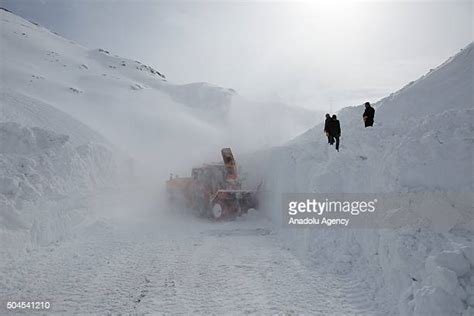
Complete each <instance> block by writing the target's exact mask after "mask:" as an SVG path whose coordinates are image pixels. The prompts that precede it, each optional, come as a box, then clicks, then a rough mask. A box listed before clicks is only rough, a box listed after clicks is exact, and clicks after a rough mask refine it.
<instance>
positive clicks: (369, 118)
mask: <svg viewBox="0 0 474 316" xmlns="http://www.w3.org/2000/svg"><path fill="white" fill-rule="evenodd" d="M374 116H375V109H374V108H373V107H372V106H371V105H370V103H369V102H365V111H364V114H362V118H363V119H364V124H365V127H369V126H373V125H374Z"/></svg>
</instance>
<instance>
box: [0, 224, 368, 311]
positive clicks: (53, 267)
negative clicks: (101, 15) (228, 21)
mask: <svg viewBox="0 0 474 316" xmlns="http://www.w3.org/2000/svg"><path fill="white" fill-rule="evenodd" d="M183 220H185V221H186V219H183V218H180V219H179V220H178V221H177V222H173V221H172V222H171V223H159V222H155V223H153V222H152V223H147V224H140V225H137V226H136V227H131V226H130V225H128V224H127V225H122V224H120V223H119V224H116V223H115V224H114V223H111V224H110V226H111V229H100V230H99V231H97V232H95V233H91V234H89V236H87V238H82V239H78V240H72V241H69V242H64V243H63V244H60V245H58V246H55V247H53V248H51V249H54V250H53V252H54V253H55V255H48V254H45V251H47V249H49V248H46V249H39V250H38V251H36V252H34V253H32V254H31V256H30V257H29V258H27V259H26V260H25V261H23V262H18V261H15V260H12V262H10V265H9V266H8V265H7V266H3V267H2V269H12V270H15V271H16V273H15V274H13V275H11V276H10V277H8V276H7V274H6V272H5V271H6V270H5V271H2V274H1V275H2V278H1V279H0V280H1V283H2V290H1V291H2V292H0V294H1V295H2V297H8V298H9V299H15V298H16V299H18V296H19V295H20V293H21V292H20V291H19V285H20V284H24V288H23V290H22V291H23V293H28V295H29V297H28V298H29V299H32V298H34V299H36V298H47V299H49V300H50V301H51V303H52V306H53V309H52V312H53V313H59V314H64V313H98V314H109V313H111V314H116V313H125V314H147V313H157V312H158V313H163V314H220V315H222V314H243V313H244V314H316V315H318V314H319V315H323V314H325V315H327V314H345V315H347V314H349V315H350V314H364V315H367V314H375V313H374V312H373V306H372V305H371V302H370V300H369V299H368V298H366V297H365V298H364V297H363V296H362V295H363V294H364V293H361V291H359V290H357V288H358V286H359V285H358V283H357V282H355V281H354V282H349V281H348V280H342V279H341V278H337V277H336V276H333V275H330V274H324V273H320V272H318V270H317V267H314V266H310V267H308V266H305V265H304V264H303V263H301V261H299V260H298V259H297V258H296V257H295V256H294V255H293V254H292V253H291V252H290V251H288V250H287V249H286V248H285V247H283V246H282V245H281V242H280V241H279V240H278V235H277V234H274V233H273V232H272V230H271V228H270V225H269V223H267V222H266V221H263V220H258V219H257V220H256V221H254V218H247V219H245V220H240V221H235V222H227V223H208V222H203V221H195V222H189V223H183V222H182V221H183ZM187 221H189V219H187ZM99 226H100V225H99ZM19 266H22V267H24V268H22V269H16V268H15V267H19ZM31 275H36V276H38V277H37V278H36V280H34V281H32V282H28V283H25V281H26V280H28V279H29V278H31ZM5 281H7V282H5ZM3 285H5V286H3ZM25 299H26V297H25Z"/></svg>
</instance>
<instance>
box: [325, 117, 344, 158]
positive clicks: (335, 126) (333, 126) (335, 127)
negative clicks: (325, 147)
mask: <svg viewBox="0 0 474 316" xmlns="http://www.w3.org/2000/svg"><path fill="white" fill-rule="evenodd" d="M328 129H329V135H330V136H328V137H331V139H332V142H333V143H334V139H335V140H336V150H337V151H339V137H341V124H340V123H339V120H338V119H337V116H336V114H334V115H333V116H332V118H331V120H330V121H329V127H328ZM331 145H332V144H331Z"/></svg>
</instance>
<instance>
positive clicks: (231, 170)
mask: <svg viewBox="0 0 474 316" xmlns="http://www.w3.org/2000/svg"><path fill="white" fill-rule="evenodd" d="M221 154H222V159H223V163H213V164H204V165H203V166H202V167H198V168H193V169H192V172H191V177H189V178H173V177H170V179H169V180H168V181H167V182H166V190H167V192H168V195H169V198H170V202H171V203H173V204H181V205H184V206H185V207H187V208H191V209H194V210H196V211H198V212H199V213H200V214H201V215H204V216H209V217H211V218H214V219H223V218H229V217H233V216H238V215H241V214H243V213H247V211H248V210H249V209H251V208H256V207H257V204H258V201H257V191H248V190H242V184H241V182H240V181H239V178H238V175H237V166H236V164H235V160H234V156H233V154H232V151H231V149H230V148H223V149H222V150H221Z"/></svg>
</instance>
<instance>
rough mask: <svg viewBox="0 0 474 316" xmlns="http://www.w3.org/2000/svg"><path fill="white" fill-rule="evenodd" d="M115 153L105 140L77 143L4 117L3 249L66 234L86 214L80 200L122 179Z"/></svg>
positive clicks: (0, 152) (0, 148) (0, 168)
mask: <svg viewBox="0 0 474 316" xmlns="http://www.w3.org/2000/svg"><path fill="white" fill-rule="evenodd" d="M114 155H115V153H113V152H112V151H111V150H110V149H109V148H107V147H105V146H104V145H100V144H95V143H88V144H83V145H79V146H73V145H72V144H70V142H69V136H67V135H61V134H57V133H55V132H53V131H51V130H46V129H43V128H38V127H23V126H21V125H20V124H18V123H15V122H1V123H0V237H1V239H2V245H4V247H3V246H2V247H3V250H6V249H8V248H11V247H15V248H16V247H20V246H24V245H25V244H26V243H28V242H30V243H31V242H32V243H48V242H52V241H54V240H57V239H58V238H61V237H62V236H63V235H64V234H65V233H66V231H67V229H68V228H70V226H71V225H73V224H77V222H78V220H79V219H80V218H83V217H84V214H82V215H80V213H79V212H78V209H81V207H83V206H81V203H80V200H81V199H87V198H90V196H91V195H93V194H97V193H98V192H100V191H101V190H104V189H107V188H109V187H110V186H111V184H112V183H113V182H114V181H116V180H117V177H118V175H119V173H118V159H117V157H116V156H114ZM65 218H68V219H67V220H65ZM45 225H46V226H47V227H45ZM59 227H60V228H59Z"/></svg>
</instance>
